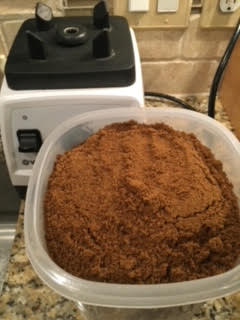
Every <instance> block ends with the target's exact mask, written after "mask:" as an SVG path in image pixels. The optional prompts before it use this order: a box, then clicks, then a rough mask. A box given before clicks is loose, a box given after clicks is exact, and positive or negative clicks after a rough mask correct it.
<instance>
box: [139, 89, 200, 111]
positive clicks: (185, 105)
mask: <svg viewBox="0 0 240 320" xmlns="http://www.w3.org/2000/svg"><path fill="white" fill-rule="evenodd" d="M144 95H145V98H148V97H149V98H151V97H153V98H160V99H165V100H170V101H173V102H175V103H177V104H179V105H180V106H181V107H182V108H184V109H188V110H193V111H194V108H193V107H192V106H190V104H188V103H187V102H185V101H183V100H181V99H178V98H176V97H174V96H170V95H168V94H164V93H157V92H145V94H144Z"/></svg>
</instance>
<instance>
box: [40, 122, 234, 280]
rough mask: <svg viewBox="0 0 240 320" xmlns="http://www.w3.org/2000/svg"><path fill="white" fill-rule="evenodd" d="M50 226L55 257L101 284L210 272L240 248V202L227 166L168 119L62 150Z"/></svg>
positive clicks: (50, 200)
mask: <svg viewBox="0 0 240 320" xmlns="http://www.w3.org/2000/svg"><path fill="white" fill-rule="evenodd" d="M45 228H46V241H47V247H48V250H49V254H50V256H51V257H52V259H53V260H54V261H55V262H56V263H57V264H58V265H59V266H60V267H62V268H63V269H64V270H66V271H68V272H70V273H71V274H73V275H75V276H78V277H81V278H84V279H88V280H95V281H103V282H115V283H164V282H175V281H183V280H191V279H197V278H202V277H208V276H212V275H216V274H219V273H222V272H225V271H226V270H229V269H230V268H232V267H233V266H234V265H235V263H236V259H237V257H238V256H239V253H240V221H239V209H238V205H237V199H236V196H235V195H234V193H233V191H232V185H231V183H230V182H229V181H228V179H227V177H226V175H225V173H224V172H223V170H222V165H221V163H220V162H219V161H217V160H215V158H214V156H213V155H212V153H211V152H210V150H209V149H208V148H207V147H205V146H203V145H202V144H201V143H200V142H199V141H198V139H197V138H196V137H195V136H194V135H192V134H186V133H183V132H179V131H175V130H173V129H172V128H170V127H168V126H166V125H164V124H156V125H144V124H137V123H136V122H134V121H130V122H128V123H119V124H113V125H110V126H107V127H105V128H104V129H102V130H100V131H99V132H98V133H96V134H94V135H93V136H91V137H89V138H88V139H87V140H86V141H85V143H83V144H81V145H79V146H77V147H75V148H73V149H72V150H71V151H69V152H66V153H65V154H63V155H59V156H58V157H57V161H56V163H55V167H54V170H53V172H52V175H51V177H50V179H49V185H48V190H47V193H46V198H45Z"/></svg>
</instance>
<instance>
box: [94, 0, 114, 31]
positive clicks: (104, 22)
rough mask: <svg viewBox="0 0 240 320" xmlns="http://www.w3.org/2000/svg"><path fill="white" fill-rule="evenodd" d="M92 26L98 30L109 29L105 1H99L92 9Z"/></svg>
mask: <svg viewBox="0 0 240 320" xmlns="http://www.w3.org/2000/svg"><path fill="white" fill-rule="evenodd" d="M93 24H94V25H95V27H96V28H98V29H108V28H109V27H110V24H109V14H108V11H107V6H106V2H105V1H100V2H99V3H97V4H96V6H95V7H94V9H93Z"/></svg>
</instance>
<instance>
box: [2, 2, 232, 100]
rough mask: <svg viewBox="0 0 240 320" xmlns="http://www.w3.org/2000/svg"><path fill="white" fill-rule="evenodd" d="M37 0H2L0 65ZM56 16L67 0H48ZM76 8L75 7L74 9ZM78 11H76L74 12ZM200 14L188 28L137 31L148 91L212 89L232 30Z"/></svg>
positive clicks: (202, 92)
mask: <svg viewBox="0 0 240 320" xmlns="http://www.w3.org/2000/svg"><path fill="white" fill-rule="evenodd" d="M36 2H37V0H27V1H25V0H11V1H9V0H0V64H1V65H3V64H4V61H5V60H4V59H5V56H6V55H7V51H8V50H9V48H10V47H11V44H12V42H13V40H14V37H15V35H16V33H17V30H18V29H19V26H20V25H21V23H22V21H23V20H24V19H26V17H31V16H32V15H33V7H34V5H35V3H36ZM43 2H45V3H47V4H49V5H51V6H52V7H53V9H54V14H55V15H64V12H65V11H64V4H65V3H63V0H44V1H43ZM72 10H73V11H74V10H75V9H74V8H72ZM76 10H78V9H77V8H76ZM73 13H74V12H73ZM199 23H200V15H199V14H192V15H191V16H190V23H189V27H188V28H187V29H183V30H161V29H155V30H136V31H135V33H136V38H137V42H138V46H139V51H140V57H141V61H142V70H143V79H144V86H145V90H148V91H157V92H163V93H169V94H180V95H181V94H204V93H207V92H208V91H209V86H210V83H211V81H212V78H213V75H214V72H215V70H216V67H217V63H218V61H219V59H220V57H221V56H222V55H223V52H224V50H225V48H226V46H227V43H228V41H229V39H230V36H231V34H232V30H229V29H221V30H209V31H208V30H205V29H202V28H201V27H200V24H199Z"/></svg>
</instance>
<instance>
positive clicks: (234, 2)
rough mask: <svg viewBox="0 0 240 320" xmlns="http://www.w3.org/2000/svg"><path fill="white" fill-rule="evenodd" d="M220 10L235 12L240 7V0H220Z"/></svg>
mask: <svg viewBox="0 0 240 320" xmlns="http://www.w3.org/2000/svg"><path fill="white" fill-rule="evenodd" d="M219 4H220V10H221V11H222V12H225V13H227V12H229V13H231V12H234V11H236V10H237V9H238V8H239V7H240V0H220V3H219Z"/></svg>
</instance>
